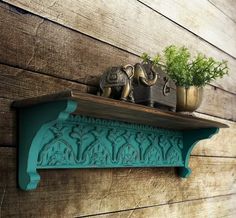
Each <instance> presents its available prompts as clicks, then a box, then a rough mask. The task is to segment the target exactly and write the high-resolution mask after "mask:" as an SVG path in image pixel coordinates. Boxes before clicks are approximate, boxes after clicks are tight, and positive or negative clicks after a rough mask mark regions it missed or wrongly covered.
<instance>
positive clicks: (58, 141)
mask: <svg viewBox="0 0 236 218" xmlns="http://www.w3.org/2000/svg"><path fill="white" fill-rule="evenodd" d="M182 148H183V142H182V134H181V132H178V131H172V130H163V129H159V128H152V127H149V126H142V125H134V124H127V123H124V122H117V121H108V120H102V119H95V118H90V117H81V116H72V115H71V116H70V119H68V120H66V121H64V122H60V123H56V124H54V125H52V126H51V127H49V129H48V131H46V132H45V135H44V137H43V140H42V148H41V150H40V152H39V155H38V164H37V165H38V167H39V168H40V167H43V168H45V167H50V166H58V167H60V166H61V167H63V165H69V166H72V167H73V166H75V167H81V168H82V167H125V166H140V165H141V164H142V166H156V165H158V166H175V165H176V164H178V166H183V158H182V151H181V149H182Z"/></svg>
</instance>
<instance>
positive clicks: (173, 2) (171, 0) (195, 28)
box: [141, 0, 236, 57]
mask: <svg viewBox="0 0 236 218" xmlns="http://www.w3.org/2000/svg"><path fill="white" fill-rule="evenodd" d="M141 2H143V3H144V4H146V5H148V6H149V7H151V8H153V9H154V10H155V11H157V12H158V13H160V14H162V15H164V16H166V17H168V18H169V19H170V20H172V21H174V22H176V23H178V24H179V25H181V26H183V27H184V28H186V29H187V30H189V31H191V32H193V33H194V34H196V35H198V36H199V37H201V38H203V39H204V40H206V41H208V42H209V43H211V44H213V45H215V46H216V47H218V48H220V49H221V50H223V51H225V52H226V53H228V54H230V55H232V56H234V57H236V40H235V38H236V24H235V22H234V21H232V20H231V19H230V18H229V17H228V16H226V15H225V14H224V13H222V11H221V10H219V9H218V8H216V7H215V6H214V5H212V4H211V3H210V2H209V1H208V0H201V1H198V0H191V1H189V0H182V1H178V0H167V1H165V0H141ZM221 2H224V1H221Z"/></svg>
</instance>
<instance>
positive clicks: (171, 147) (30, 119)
mask: <svg viewBox="0 0 236 218" xmlns="http://www.w3.org/2000/svg"><path fill="white" fill-rule="evenodd" d="M79 105H80V103H79V102H77V101H74V100H61V101H54V102H49V103H44V104H37V105H34V106H33V107H25V108H21V109H20V111H19V185H20V187H21V189H23V190H32V189H36V187H37V185H38V183H39V181H40V176H39V174H38V172H37V169H59V168H117V167H159V166H161V167H164V166H168V167H170V166H172V167H174V166H175V167H178V174H179V175H180V176H181V177H188V176H189V175H190V173H191V169H190V168H189V167H188V163H189V157H190V153H191V151H192V149H193V147H194V145H195V144H196V143H197V142H198V141H199V140H201V139H206V138H210V137H211V136H212V135H213V134H215V133H217V132H218V128H215V127H214V128H204V129H195V130H185V131H181V130H168V129H162V128H154V127H150V126H148V125H139V124H131V123H126V122H121V121H111V120H105V119H97V118H92V117H84V116H80V115H74V114H73V113H74V112H75V111H76V110H77V108H79Z"/></svg>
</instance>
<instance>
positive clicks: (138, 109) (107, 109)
mask: <svg viewBox="0 0 236 218" xmlns="http://www.w3.org/2000/svg"><path fill="white" fill-rule="evenodd" d="M60 100H74V101H77V102H78V107H77V109H76V111H75V112H74V113H75V114H79V115H86V116H91V117H96V118H104V119H109V120H118V121H124V122H128V123H138V124H144V125H150V126H154V127H160V128H165V129H175V130H189V129H202V128H227V127H228V126H227V125H226V124H223V123H220V122H216V121H211V120H207V119H203V118H198V117H194V116H191V115H185V114H181V113H177V112H167V111H162V110H159V109H157V108H151V107H147V106H143V105H139V104H134V103H128V102H122V101H118V100H114V99H110V98H104V97H100V96H96V95H91V94H87V93H80V92H77V91H70V90H68V91H64V92H60V93H55V94H50V95H45V96H40V97H34V98H29V99H24V100H19V101H16V102H14V103H13V107H18V108H19V107H29V106H32V105H35V104H42V103H46V102H52V101H60Z"/></svg>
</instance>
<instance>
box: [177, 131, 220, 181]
mask: <svg viewBox="0 0 236 218" xmlns="http://www.w3.org/2000/svg"><path fill="white" fill-rule="evenodd" d="M218 132H219V128H205V129H194V130H187V131H186V130H185V131H183V145H184V149H183V157H184V166H183V167H179V168H178V169H177V170H178V171H177V172H178V175H179V176H180V177H182V178H187V177H189V176H190V174H191V172H192V170H191V169H190V168H189V158H190V155H191V152H192V150H193V148H194V146H195V145H196V144H197V143H198V142H199V141H200V140H203V139H209V138H211V137H212V136H213V135H215V134H217V133H218Z"/></svg>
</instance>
